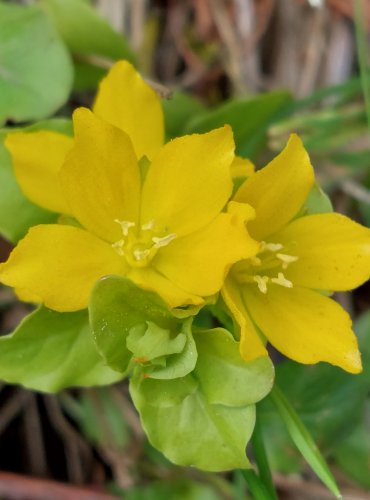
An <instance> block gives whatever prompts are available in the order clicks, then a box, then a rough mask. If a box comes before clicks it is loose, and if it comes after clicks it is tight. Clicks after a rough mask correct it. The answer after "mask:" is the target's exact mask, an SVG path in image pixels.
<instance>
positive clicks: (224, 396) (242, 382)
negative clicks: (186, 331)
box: [194, 328, 274, 406]
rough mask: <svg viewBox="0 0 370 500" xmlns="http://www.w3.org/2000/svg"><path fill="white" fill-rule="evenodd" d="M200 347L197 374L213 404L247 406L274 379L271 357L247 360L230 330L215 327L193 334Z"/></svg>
mask: <svg viewBox="0 0 370 500" xmlns="http://www.w3.org/2000/svg"><path fill="white" fill-rule="evenodd" d="M194 338H195V341H196V345H197V350H198V362H197V365H196V368H195V373H196V376H197V377H198V378H199V379H200V380H201V381H202V391H203V393H204V394H205V396H206V398H207V400H208V402H209V403H211V404H223V405H225V406H246V405H249V404H253V403H256V402H257V401H259V400H261V399H262V398H264V397H265V396H266V395H267V394H268V393H269V391H270V390H271V387H272V384H273V381H274V367H273V365H272V363H271V361H270V358H269V357H267V356H266V357H261V358H259V359H257V360H255V361H252V362H249V363H246V362H245V361H243V360H242V359H241V357H240V353H239V343H238V342H236V341H235V340H234V338H233V336H232V335H231V333H229V332H228V331H227V330H224V329H222V328H215V329H213V330H204V331H199V332H197V333H196V334H194Z"/></svg>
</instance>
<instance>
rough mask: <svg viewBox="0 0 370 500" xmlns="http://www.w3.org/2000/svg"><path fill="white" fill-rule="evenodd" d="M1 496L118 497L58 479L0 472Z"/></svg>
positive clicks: (37, 499) (39, 499) (10, 499)
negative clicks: (68, 483) (57, 480)
mask: <svg viewBox="0 0 370 500" xmlns="http://www.w3.org/2000/svg"><path fill="white" fill-rule="evenodd" d="M0 498H4V499H5V498H6V499H7V500H21V499H32V500H116V499H117V498H118V497H116V496H113V495H108V494H107V493H103V492H102V493H100V492H99V491H94V490H93V489H89V488H81V487H76V486H70V485H66V484H63V483H58V482H56V481H47V480H45V479H36V478H30V477H27V476H22V475H20V474H12V473H9V472H0Z"/></svg>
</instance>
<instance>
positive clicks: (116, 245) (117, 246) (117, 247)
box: [112, 239, 125, 256]
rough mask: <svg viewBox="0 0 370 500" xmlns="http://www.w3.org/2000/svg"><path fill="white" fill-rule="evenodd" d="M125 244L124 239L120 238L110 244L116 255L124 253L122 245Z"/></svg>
mask: <svg viewBox="0 0 370 500" xmlns="http://www.w3.org/2000/svg"><path fill="white" fill-rule="evenodd" d="M124 246H125V240H124V239H122V240H119V241H116V242H115V243H113V244H112V248H114V249H115V250H116V251H117V253H118V255H121V256H122V255H125V252H124V250H123V247H124Z"/></svg>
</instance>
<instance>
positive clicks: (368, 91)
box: [354, 0, 370, 129]
mask: <svg viewBox="0 0 370 500" xmlns="http://www.w3.org/2000/svg"><path fill="white" fill-rule="evenodd" d="M354 10H355V33H356V48H357V58H358V64H359V67H360V78H361V86H362V92H363V94H364V98H365V108H366V115H367V124H368V127H369V129H370V85H369V78H368V76H369V75H368V72H367V43H366V32H365V25H364V21H365V14H364V9H363V5H362V0H354Z"/></svg>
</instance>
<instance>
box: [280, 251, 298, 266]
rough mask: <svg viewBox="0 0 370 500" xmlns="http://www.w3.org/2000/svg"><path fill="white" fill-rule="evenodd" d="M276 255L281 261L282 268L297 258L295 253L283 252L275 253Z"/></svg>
mask: <svg viewBox="0 0 370 500" xmlns="http://www.w3.org/2000/svg"><path fill="white" fill-rule="evenodd" d="M276 257H277V258H278V259H280V260H281V261H282V263H283V269H286V268H287V267H288V266H289V264H291V263H292V262H296V261H297V260H298V257H296V256H295V255H286V254H285V253H277V254H276Z"/></svg>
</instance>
